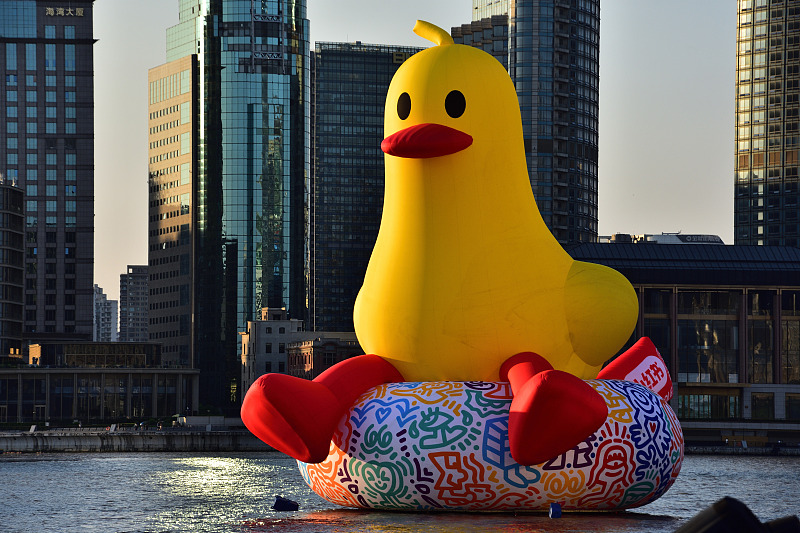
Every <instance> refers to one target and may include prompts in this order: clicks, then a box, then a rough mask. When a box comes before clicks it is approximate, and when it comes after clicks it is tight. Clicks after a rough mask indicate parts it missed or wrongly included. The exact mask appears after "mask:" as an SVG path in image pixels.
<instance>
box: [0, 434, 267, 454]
mask: <svg viewBox="0 0 800 533" xmlns="http://www.w3.org/2000/svg"><path fill="white" fill-rule="evenodd" d="M270 450H272V448H270V447H269V446H267V445H266V444H264V443H263V442H261V441H260V440H258V439H257V438H256V437H254V436H253V435H252V434H251V433H250V432H249V431H245V430H232V431H191V430H170V429H167V430H163V431H119V432H116V431H107V430H94V431H93V430H85V431H74V430H65V431H59V430H47V431H34V432H3V433H0V453H4V452H6V453H7V452H20V453H37V452H251V451H270Z"/></svg>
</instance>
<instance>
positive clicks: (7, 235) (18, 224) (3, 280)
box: [0, 178, 25, 357]
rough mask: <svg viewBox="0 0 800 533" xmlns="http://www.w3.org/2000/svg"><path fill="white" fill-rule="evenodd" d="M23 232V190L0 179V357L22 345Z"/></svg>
mask: <svg viewBox="0 0 800 533" xmlns="http://www.w3.org/2000/svg"><path fill="white" fill-rule="evenodd" d="M24 235H25V215H24V203H23V193H22V189H20V188H19V187H17V186H16V184H15V183H13V182H9V181H6V180H5V179H4V178H0V295H2V301H0V357H5V356H8V355H9V354H11V353H15V354H20V353H21V351H20V349H21V348H22V302H23V297H22V291H23V287H24V279H23V273H24V272H25V259H24V258H25V249H24V246H23V243H24Z"/></svg>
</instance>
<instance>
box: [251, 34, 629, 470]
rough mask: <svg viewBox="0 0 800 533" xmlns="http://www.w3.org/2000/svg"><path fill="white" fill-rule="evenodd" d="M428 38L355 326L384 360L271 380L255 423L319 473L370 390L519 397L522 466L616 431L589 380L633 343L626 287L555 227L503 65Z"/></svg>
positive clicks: (392, 158)
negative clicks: (545, 210)
mask: <svg viewBox="0 0 800 533" xmlns="http://www.w3.org/2000/svg"><path fill="white" fill-rule="evenodd" d="M414 31H415V32H416V33H417V34H419V35H420V36H422V37H425V38H427V39H429V40H431V41H433V42H434V43H436V46H434V47H432V48H429V49H427V50H424V51H422V52H419V53H418V54H416V55H414V56H413V57H411V58H410V59H409V60H407V61H406V63H405V64H404V65H403V66H402V67H401V68H400V69H398V71H397V73H396V74H395V76H394V79H393V80H392V83H391V86H390V87H389V91H388V95H387V101H386V112H385V134H386V138H385V139H384V141H383V143H382V145H381V147H382V149H383V151H384V152H385V153H386V156H385V165H386V189H385V200H384V209H383V218H382V221H381V228H380V232H379V235H378V239H377V242H376V244H375V248H374V251H373V254H372V257H371V259H370V263H369V267H368V269H367V272H366V276H365V278H364V285H363V287H362V289H361V291H360V293H359V295H358V299H357V301H356V306H355V313H354V319H355V327H356V333H357V335H358V338H359V341H360V343H361V345H362V347H363V348H364V350H365V351H366V353H367V354H371V355H365V356H360V357H356V358H353V359H349V360H347V361H344V362H343V363H340V364H339V365H336V366H334V367H333V368H331V369H329V370H328V371H326V372H325V373H324V374H322V375H321V376H319V377H318V378H317V379H316V380H315V381H314V382H309V381H305V380H299V379H296V378H290V377H288V376H283V375H280V374H267V375H265V376H262V377H261V378H260V379H259V380H258V381H257V382H256V383H255V384H254V385H253V387H252V388H251V389H250V391H249V392H248V394H247V397H246V398H245V401H244V404H243V408H242V417H243V419H244V421H245V423H246V424H247V426H248V428H250V430H251V431H253V433H255V434H256V435H257V436H258V437H259V438H261V439H262V440H264V441H265V442H267V443H268V444H270V445H272V446H273V447H275V448H277V449H279V450H281V451H284V452H285V453H287V454H289V455H291V456H293V457H295V458H297V459H300V460H302V461H304V462H310V463H314V462H320V461H322V460H323V459H324V458H325V457H326V456H327V453H328V448H329V444H330V440H331V436H332V434H333V431H334V427H335V425H336V423H337V422H338V420H339V419H340V418H341V416H342V415H343V413H344V412H346V410H347V409H348V408H349V407H350V405H351V404H352V402H353V401H354V400H355V399H356V398H357V397H358V396H359V395H360V394H361V393H362V392H364V391H365V390H367V389H368V388H370V387H372V386H375V385H377V384H380V383H385V382H392V381H444V380H450V381H479V380H482V381H497V380H502V381H509V382H510V383H511V387H512V390H513V392H514V395H515V397H514V401H513V403H512V406H511V412H510V417H509V438H510V446H511V453H512V456H513V457H514V459H515V460H516V461H517V462H519V463H521V464H535V463H539V462H542V461H545V460H548V459H551V458H552V457H555V456H557V455H558V454H560V453H562V452H563V451H565V450H567V449H569V448H571V447H573V446H575V445H576V444H577V443H578V442H580V441H581V440H583V439H584V438H586V437H587V436H588V435H590V434H591V433H592V432H593V431H595V430H596V429H597V428H598V427H600V425H601V424H602V423H603V422H604V421H605V419H606V415H607V407H606V404H605V401H604V400H602V399H601V398H600V397H599V395H598V394H597V393H596V392H594V390H593V389H591V388H590V387H589V386H588V385H586V383H585V382H584V381H583V380H584V379H589V378H594V377H596V376H597V374H598V371H599V370H600V368H601V367H602V365H603V363H604V362H605V361H606V360H607V359H609V358H610V357H612V356H613V355H614V354H615V353H616V352H617V351H618V350H619V349H620V348H621V347H622V345H623V344H624V343H625V342H626V341H627V340H628V338H629V337H630V334H631V332H632V330H633V327H634V325H635V323H636V319H637V312H638V311H637V310H638V304H637V298H636V295H635V292H634V291H633V288H632V287H631V285H630V283H628V281H627V280H626V279H625V278H624V277H623V276H622V275H620V274H619V273H617V272H616V271H614V270H611V269H609V268H606V267H603V266H599V265H594V264H588V263H582V262H579V261H574V260H573V259H572V258H571V257H570V256H569V255H568V254H567V253H566V252H565V251H564V250H563V249H562V247H561V246H560V245H559V243H558V242H557V241H556V240H555V238H554V237H553V236H552V234H551V233H550V231H549V230H548V229H547V227H546V225H545V224H544V222H543V220H542V218H541V215H540V214H539V211H538V209H537V207H536V203H535V201H534V198H533V194H532V191H531V186H530V182H529V178H528V173H527V170H526V162H525V152H524V147H523V137H522V125H521V119H520V112H519V105H518V101H517V95H516V91H515V89H514V86H513V83H512V81H511V79H510V78H509V76H508V74H507V72H506V71H505V70H504V68H503V67H502V65H501V64H500V63H499V62H498V61H497V60H495V59H494V58H493V57H491V56H490V55H489V54H487V53H485V52H483V51H481V50H479V49H476V48H472V47H469V46H463V45H457V44H454V43H453V40H452V38H451V37H450V36H449V35H448V34H447V33H446V32H445V31H444V30H441V29H440V28H437V27H436V26H433V25H432V24H429V23H426V22H422V21H418V23H417V26H416V27H415V28H414ZM308 410H312V412H313V414H310V413H308ZM534 425H535V426H536V430H535V432H536V434H537V436H536V438H535V439H534V438H532V435H533V432H534V429H533V426H534ZM542 428H546V429H545V431H544V433H545V436H543V435H542ZM533 441H536V442H535V443H534V442H533Z"/></svg>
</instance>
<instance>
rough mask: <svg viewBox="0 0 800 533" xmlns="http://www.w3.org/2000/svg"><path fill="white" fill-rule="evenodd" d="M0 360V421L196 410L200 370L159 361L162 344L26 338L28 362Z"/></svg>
mask: <svg viewBox="0 0 800 533" xmlns="http://www.w3.org/2000/svg"><path fill="white" fill-rule="evenodd" d="M24 363H25V361H20V363H19V365H18V366H16V367H12V366H7V367H3V368H0V422H16V423H28V422H46V421H47V422H50V421H69V422H71V421H73V420H80V421H82V422H84V423H87V424H91V423H98V422H105V421H109V422H110V421H121V420H127V419H131V420H135V419H148V418H166V417H171V416H173V415H175V414H180V415H188V414H195V413H197V412H198V411H199V400H198V391H199V375H200V371H199V370H197V369H191V368H176V367H172V368H164V367H163V366H162V364H161V345H159V344H152V343H102V342H72V343H48V344H39V345H31V346H30V347H29V355H28V361H27V363H28V364H27V365H26V364H24Z"/></svg>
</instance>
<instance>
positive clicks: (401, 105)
mask: <svg viewBox="0 0 800 533" xmlns="http://www.w3.org/2000/svg"><path fill="white" fill-rule="evenodd" d="M410 114H411V97H410V96H409V95H408V93H403V94H401V95H400V97H399V98H398V99H397V116H398V117H400V120H405V119H407V118H408V115H410Z"/></svg>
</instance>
